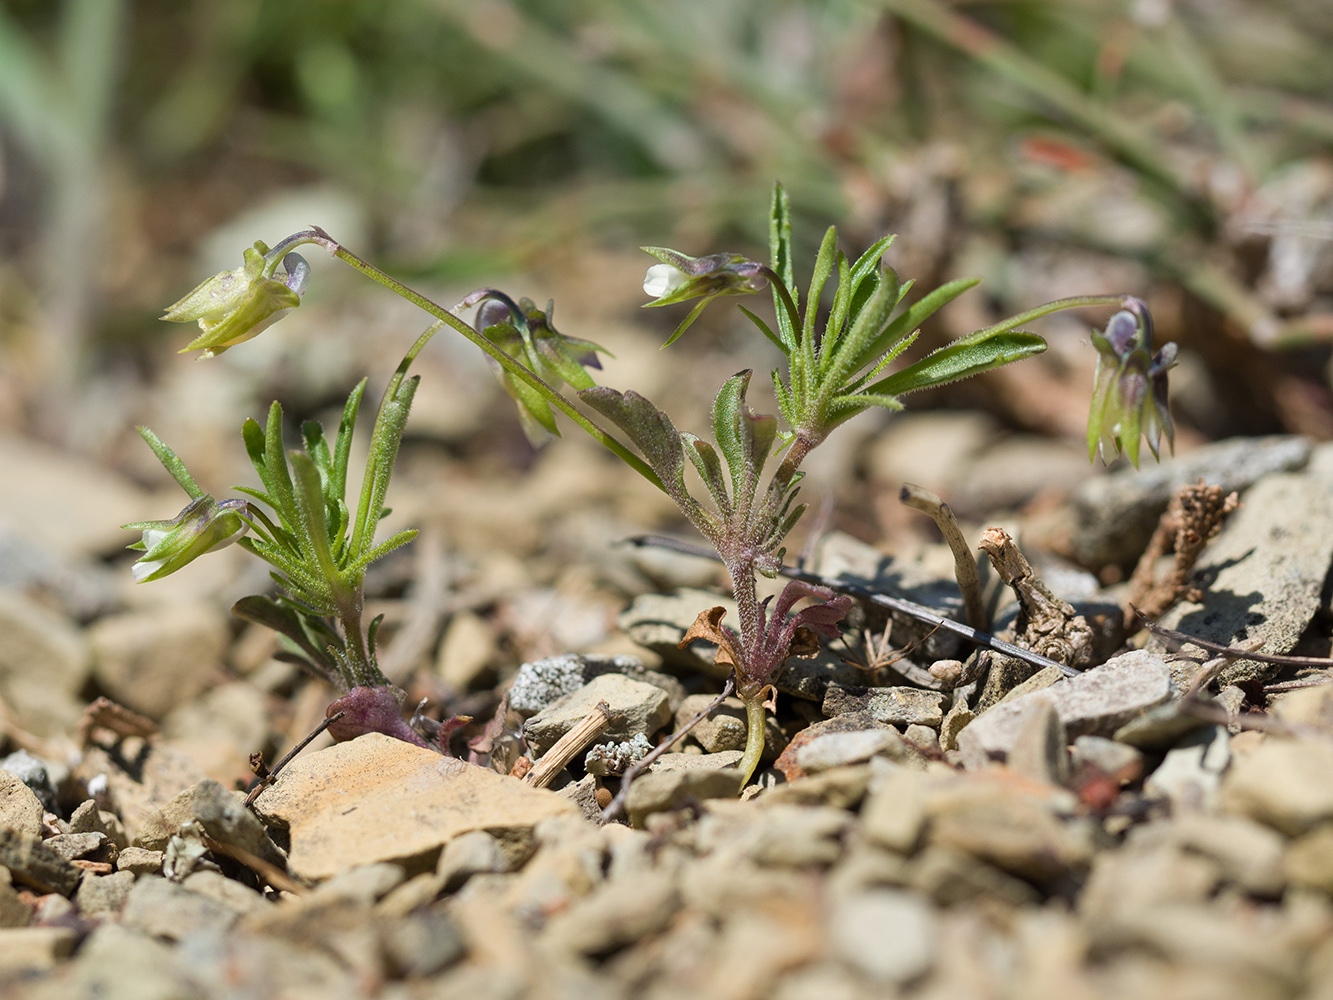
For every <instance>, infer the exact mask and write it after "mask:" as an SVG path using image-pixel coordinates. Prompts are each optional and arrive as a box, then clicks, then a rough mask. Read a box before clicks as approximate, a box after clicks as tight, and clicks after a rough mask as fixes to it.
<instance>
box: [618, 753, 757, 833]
mask: <svg viewBox="0 0 1333 1000" xmlns="http://www.w3.org/2000/svg"><path fill="white" fill-rule="evenodd" d="M677 756H683V755H677ZM740 790H741V773H740V772H739V771H737V770H735V769H734V768H716V767H708V768H688V769H681V770H674V771H649V772H648V773H647V774H641V775H639V776H638V777H637V778H635V779H634V783H633V784H631V785H630V788H629V798H628V801H627V803H626V811H627V812H628V813H629V819H630V824H631V825H633V826H636V827H642V826H643V823H644V820H645V819H647V818H648V817H649V816H650V815H652V814H653V813H656V812H663V811H665V810H667V809H674V808H675V807H676V806H679V805H683V804H684V803H686V802H689V801H695V800H698V801H702V800H704V799H734V798H735V797H736V796H737V795H738V794H740Z"/></svg>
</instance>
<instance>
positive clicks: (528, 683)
mask: <svg viewBox="0 0 1333 1000" xmlns="http://www.w3.org/2000/svg"><path fill="white" fill-rule="evenodd" d="M604 674H620V675H622V676H624V677H629V678H631V679H632V680H636V681H643V682H644V683H647V684H652V685H654V686H655V687H659V688H661V689H662V690H663V691H665V692H666V693H667V697H668V698H669V699H670V701H671V705H672V708H673V709H674V708H675V707H676V706H678V705H679V704H680V701H681V699H682V698H684V697H685V689H684V687H682V686H681V683H680V681H678V680H676V678H674V677H672V676H670V675H669V674H664V673H661V672H660V671H657V670H649V669H648V668H647V667H645V666H644V664H643V661H642V660H641V659H639V658H638V657H637V656H623V655H622V656H592V655H589V654H583V653H565V654H563V655H561V656H548V657H547V658H546V659H544V660H534V661H532V662H531V663H525V664H523V665H522V666H521V667H519V668H518V675H517V676H516V677H515V678H514V682H513V683H512V684H511V685H510V686H509V707H510V708H512V709H513V710H514V711H515V712H518V713H519V714H520V715H523V716H532V715H536V714H537V713H538V712H540V711H541V710H542V709H544V708H546V707H547V706H548V705H550V704H551V703H552V702H554V701H556V700H557V699H559V698H563V697H564V696H565V695H567V694H573V693H574V692H575V691H577V690H578V689H579V688H581V687H583V685H585V684H587V683H588V682H589V681H592V680H594V679H596V678H598V677H601V676H603V675H604Z"/></svg>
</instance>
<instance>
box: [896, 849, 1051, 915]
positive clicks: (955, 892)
mask: <svg viewBox="0 0 1333 1000" xmlns="http://www.w3.org/2000/svg"><path fill="white" fill-rule="evenodd" d="M908 885H909V886H910V887H911V888H912V889H914V890H916V891H917V892H920V893H922V894H924V895H926V896H928V897H930V899H932V900H933V901H934V902H936V903H937V904H939V905H940V906H957V905H959V904H962V903H970V902H973V901H987V902H999V903H1002V904H1004V905H1006V906H1008V907H1013V908H1018V907H1022V906H1032V905H1035V904H1036V903H1037V902H1038V901H1039V900H1040V899H1041V894H1040V893H1038V891H1037V890H1036V889H1035V888H1033V886H1032V884H1031V883H1030V882H1027V881H1026V880H1024V879H1021V878H1018V877H1016V876H1014V875H1010V874H1008V873H1007V872H1003V871H1001V870H1000V869H999V868H996V867H995V866H994V865H991V864H987V863H986V862H985V861H982V860H980V859H979V858H976V857H973V856H972V855H971V854H968V853H966V852H964V851H958V850H955V849H953V848H951V847H942V846H939V845H936V844H928V845H927V846H926V847H924V848H923V849H922V850H921V852H920V853H919V854H917V855H916V857H914V858H913V859H912V861H911V864H910V866H909V880H908Z"/></svg>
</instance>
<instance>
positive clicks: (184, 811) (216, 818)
mask: <svg viewBox="0 0 1333 1000" xmlns="http://www.w3.org/2000/svg"><path fill="white" fill-rule="evenodd" d="M191 820H198V821H199V823H200V824H201V825H202V826H203V828H204V832H205V833H207V834H208V835H209V836H210V837H212V838H213V839H214V840H217V841H220V842H221V843H223V844H227V845H229V846H231V847H237V848H240V849H241V850H243V851H245V852H247V853H249V854H253V855H255V856H257V857H259V858H262V859H263V860H264V861H267V862H268V863H269V864H271V865H275V866H277V867H278V868H283V867H284V866H285V864H286V859H285V858H284V857H283V856H282V852H281V851H279V850H278V848H277V847H276V846H275V845H274V843H273V841H272V840H271V839H269V835H268V831H267V830H265V829H264V825H263V824H262V823H261V822H259V820H258V819H257V818H256V817H255V815H254V813H252V812H251V811H250V810H249V809H247V808H246V807H245V795H244V794H243V793H241V792H233V791H229V790H228V789H226V788H223V787H222V786H221V785H219V784H218V783H217V782H216V781H214V780H213V779H211V778H206V779H204V780H203V781H201V782H199V783H198V784H197V785H194V786H193V787H191V788H187V789H186V790H185V791H183V792H181V793H180V794H179V795H177V796H176V797H175V798H174V799H172V800H171V801H170V802H168V803H167V804H166V805H164V806H163V807H162V808H161V809H160V810H159V811H158V812H157V813H156V814H154V815H151V816H149V817H147V818H146V819H145V820H144V823H143V826H142V827H141V828H140V830H139V834H138V836H136V837H135V838H134V846H135V847H142V848H144V849H145V850H149V851H164V850H166V847H167V842H168V841H169V840H171V838H172V837H174V836H176V834H177V833H179V832H180V828H181V826H182V825H183V824H185V823H188V822H190V821H191Z"/></svg>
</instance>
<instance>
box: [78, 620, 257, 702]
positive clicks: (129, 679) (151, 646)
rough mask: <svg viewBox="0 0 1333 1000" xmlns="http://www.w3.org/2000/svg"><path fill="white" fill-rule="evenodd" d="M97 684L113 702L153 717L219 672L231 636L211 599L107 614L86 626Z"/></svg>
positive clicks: (184, 699) (193, 693) (193, 694)
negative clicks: (88, 626)
mask: <svg viewBox="0 0 1333 1000" xmlns="http://www.w3.org/2000/svg"><path fill="white" fill-rule="evenodd" d="M88 639H89V642H90V643H91V644H92V647H93V660H94V670H95V673H96V675H97V680H98V683H99V684H101V686H102V688H103V689H104V690H105V691H106V693H107V695H108V696H109V697H110V698H111V699H112V700H114V701H116V702H118V703H120V704H122V705H124V706H125V707H127V708H131V709H133V710H134V711H136V712H142V713H143V714H144V715H147V716H149V717H150V718H153V719H161V718H162V717H163V716H164V715H166V714H167V712H169V711H170V710H171V709H172V708H174V707H175V706H177V705H180V704H183V703H185V702H187V701H190V700H191V699H193V698H194V697H196V696H197V695H199V694H200V693H202V692H203V691H204V689H205V688H206V687H207V686H208V683H209V678H210V676H212V675H214V674H216V673H219V672H221V670H222V658H223V655H224V654H225V652H226V650H227V646H228V644H229V643H230V641H231V634H230V632H229V630H228V626H227V619H226V615H225V614H224V613H223V612H222V611H221V610H220V609H219V608H217V607H214V606H213V605H211V604H203V603H200V604H171V605H170V606H167V607H162V608H155V609H153V610H150V611H132V612H126V613H123V614H118V615H110V616H108V617H106V618H103V619H101V620H100V621H98V622H96V623H94V624H93V626H92V627H91V628H90V629H89V630H88Z"/></svg>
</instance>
